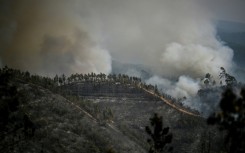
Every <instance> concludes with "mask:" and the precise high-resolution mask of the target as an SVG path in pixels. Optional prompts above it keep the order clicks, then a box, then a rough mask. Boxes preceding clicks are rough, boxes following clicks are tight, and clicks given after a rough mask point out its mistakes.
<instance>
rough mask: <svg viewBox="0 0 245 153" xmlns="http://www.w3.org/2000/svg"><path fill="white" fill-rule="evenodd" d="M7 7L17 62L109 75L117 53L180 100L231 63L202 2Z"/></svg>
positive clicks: (129, 0)
mask: <svg viewBox="0 0 245 153" xmlns="http://www.w3.org/2000/svg"><path fill="white" fill-rule="evenodd" d="M5 5H6V6H9V4H8V5H7V4H5ZM11 7H13V8H11ZM8 9H9V10H8ZM11 9H12V10H11ZM13 10H14V11H13ZM6 12H8V18H7V19H6V22H5V25H8V27H9V28H8V29H7V30H5V31H8V32H6V34H5V35H6V36H5V38H7V37H8V41H5V43H4V44H5V45H4V47H1V50H2V49H3V48H4V50H3V51H1V52H0V55H1V60H2V63H3V64H8V65H10V66H14V67H19V68H25V69H31V70H36V71H37V72H42V73H48V74H49V73H51V72H55V73H58V72H59V73H60V72H62V73H72V72H78V73H86V72H91V71H95V72H105V73H108V72H110V70H111V59H110V54H111V55H112V57H113V59H114V60H118V61H121V62H125V63H133V64H137V65H144V68H145V69H150V70H151V71H152V73H153V74H152V75H153V77H152V78H150V79H149V80H147V82H148V83H151V84H158V85H159V86H160V87H162V88H163V91H164V92H166V93H168V94H171V95H172V96H174V97H176V98H181V97H184V96H185V97H191V96H193V95H195V94H196V92H197V91H198V89H199V88H200V85H199V81H198V79H197V78H200V77H202V76H204V75H205V74H206V73H211V74H213V76H214V78H217V77H218V73H219V68H220V67H221V66H222V67H225V68H226V69H227V71H230V70H231V68H232V66H233V63H232V57H233V51H232V50H231V49H230V48H229V47H227V46H225V45H224V44H223V43H222V42H220V41H218V39H217V38H216V31H215V26H214V25H213V23H212V20H211V18H210V14H209V13H207V11H206V10H205V9H204V8H203V7H202V6H200V1H199V0H180V1H174V0H151V1H149V0H99V1H98V0H71V1H69V2H68V1H65V0H61V1H55V0H44V1H43V0H42V1H31V0H29V1H28V0H22V1H20V0H19V1H18V0H17V1H14V4H12V6H11V5H10V7H9V8H6ZM101 48H105V49H101ZM106 50H109V51H110V54H109V53H108V52H107V51H106ZM173 80H174V81H173ZM176 80H177V81H176Z"/></svg>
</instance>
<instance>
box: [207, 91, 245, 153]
mask: <svg viewBox="0 0 245 153" xmlns="http://www.w3.org/2000/svg"><path fill="white" fill-rule="evenodd" d="M220 108H221V111H220V112H218V113H214V114H212V115H211V116H210V117H209V118H208V120H207V122H208V124H211V125H214V124H216V125H218V126H219V128H220V130H225V131H226V132H227V135H226V139H225V146H226V147H227V148H226V150H227V151H228V152H229V153H244V152H245V89H241V92H240V95H236V94H235V93H234V92H233V91H232V90H231V89H227V90H226V91H225V92H224V93H223V95H222V99H221V101H220Z"/></svg>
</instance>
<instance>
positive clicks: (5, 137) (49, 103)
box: [0, 79, 219, 153]
mask: <svg viewBox="0 0 245 153" xmlns="http://www.w3.org/2000/svg"><path fill="white" fill-rule="evenodd" d="M1 81H2V80H1ZM78 86H79V87H77V86H75V89H77V88H83V87H82V86H84V84H83V85H81V84H80V85H78ZM86 86H87V85H86ZM12 87H14V88H16V91H15V92H14V94H13V95H14V96H15V97H16V98H17V99H15V100H18V108H16V109H14V110H11V111H8V113H9V114H8V120H7V122H5V123H4V124H3V125H4V126H1V133H0V134H1V135H0V136H1V139H0V152H45V153H46V152H47V153H49V152H50V153H51V152H52V153H53V152H57V153H72V152H74V153H76V152H82V153H96V152H109V151H111V150H114V151H115V152H118V153H144V152H147V149H148V145H147V143H146V140H147V135H146V133H145V126H146V125H149V118H150V117H151V116H152V115H153V113H158V114H160V115H162V116H163V120H164V122H163V123H164V126H169V127H170V130H171V132H172V133H173V141H172V146H173V147H174V152H176V153H177V152H189V153H191V152H194V153H195V152H202V151H205V150H207V151H208V150H212V151H211V152H215V150H217V148H218V147H219V146H218V145H216V143H215V142H216V140H217V139H216V137H217V132H216V131H215V130H213V129H210V128H209V127H208V126H207V125H206V121H205V119H203V118H201V117H195V116H190V115H188V114H183V113H181V112H179V111H178V110H176V109H173V108H172V107H170V106H169V105H166V104H165V103H164V102H163V101H160V100H159V99H158V98H154V97H152V96H149V95H148V94H146V93H145V92H142V91H138V90H137V89H133V88H132V87H126V86H123V85H120V84H117V85H112V89H115V90H114V91H110V90H108V91H110V92H111V94H107V93H104V94H101V92H96V91H94V89H95V90H97V91H102V90H100V89H104V88H105V87H104V86H103V85H101V86H100V87H96V88H94V89H92V88H91V91H92V92H91V93H92V94H88V93H86V95H85V94H83V93H82V92H85V91H82V90H81V91H79V90H74V91H73V90H71V86H69V85H67V86H61V87H59V88H57V90H52V91H53V92H52V91H51V90H48V89H46V88H44V87H41V86H39V85H37V84H33V83H30V82H26V81H23V80H20V79H10V81H8V83H1V94H2V93H4V90H5V89H8V88H10V89H12ZM73 87H74V86H73ZM85 89H86V88H85ZM57 91H59V92H57ZM67 91H69V92H67ZM129 91H130V92H129ZM125 92H126V94H125ZM8 93H9V92H5V95H4V94H2V95H1V111H2V110H4V109H5V108H8V109H9V106H10V105H9V106H5V105H2V104H4V102H5V101H6V97H8V96H9V95H8ZM67 93H68V94H67ZM96 93H97V94H96ZM79 94H81V95H79ZM62 95H63V96H62ZM9 97H11V96H9ZM65 97H66V98H65ZM10 99H11V98H10ZM68 99H69V100H68Z"/></svg>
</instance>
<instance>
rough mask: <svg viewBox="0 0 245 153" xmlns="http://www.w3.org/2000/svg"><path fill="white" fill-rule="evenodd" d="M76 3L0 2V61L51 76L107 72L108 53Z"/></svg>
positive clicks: (108, 70)
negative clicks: (94, 36)
mask: <svg viewBox="0 0 245 153" xmlns="http://www.w3.org/2000/svg"><path fill="white" fill-rule="evenodd" d="M78 2H79V1H72V2H71V3H70V2H68V1H65V0H61V1H55V0H44V1H37V0H34V1H32V0H13V1H1V4H2V5H1V8H2V9H1V10H2V11H1V13H0V16H1V25H2V26H1V28H0V30H1V34H3V35H2V36H1V39H0V40H1V42H0V43H1V44H0V46H1V47H0V49H1V51H0V57H1V62H2V64H4V65H5V64H7V65H9V66H11V67H14V68H20V69H23V70H30V71H32V72H35V73H39V74H45V75H51V76H52V75H54V74H61V73H65V74H71V73H88V72H95V73H99V72H103V73H109V72H110V71H111V56H110V53H109V52H108V51H107V50H106V49H104V48H102V47H101V46H100V45H99V44H98V43H97V42H96V39H95V38H93V36H92V35H91V33H90V32H89V30H88V27H89V25H86V23H85V22H84V23H83V21H85V20H86V19H84V18H82V16H80V15H79V13H78V11H80V8H78V7H77V6H76V5H77V3H78ZM81 9H82V7H81ZM85 13H86V12H85Z"/></svg>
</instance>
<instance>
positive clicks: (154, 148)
mask: <svg viewBox="0 0 245 153" xmlns="http://www.w3.org/2000/svg"><path fill="white" fill-rule="evenodd" d="M150 122H151V126H152V127H153V130H151V128H150V127H149V126H146V128H145V130H146V132H147V134H148V135H149V136H150V139H148V140H147V142H148V143H149V145H150V149H149V151H148V152H149V153H161V152H163V151H165V150H167V151H169V152H172V151H173V147H169V146H167V145H168V144H170V143H171V141H172V134H171V133H169V127H165V128H164V127H163V122H162V116H160V117H159V116H158V115H157V114H154V116H153V117H152V118H150Z"/></svg>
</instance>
